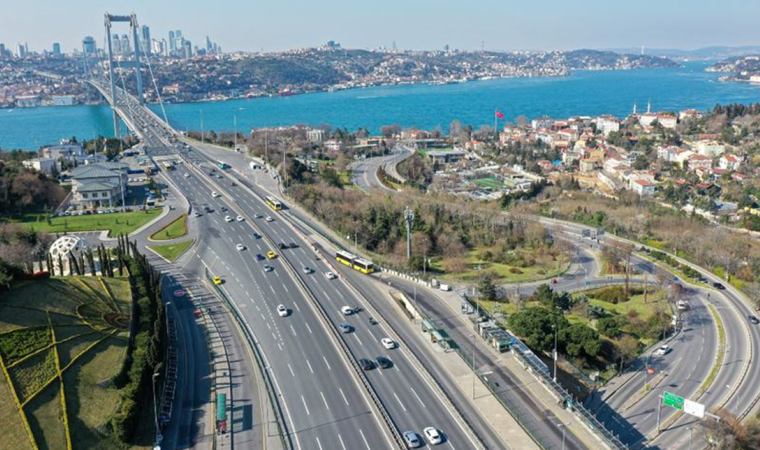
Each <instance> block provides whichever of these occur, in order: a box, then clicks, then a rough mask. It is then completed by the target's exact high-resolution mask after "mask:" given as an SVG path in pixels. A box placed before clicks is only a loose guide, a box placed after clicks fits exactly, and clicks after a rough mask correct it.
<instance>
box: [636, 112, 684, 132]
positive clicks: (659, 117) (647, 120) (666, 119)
mask: <svg viewBox="0 0 760 450" xmlns="http://www.w3.org/2000/svg"><path fill="white" fill-rule="evenodd" d="M654 122H657V123H659V124H660V125H662V127H663V128H671V129H673V128H675V127H676V125H677V124H678V118H677V117H676V116H672V115H670V114H662V113H644V114H642V115H641V116H639V124H640V125H641V126H642V127H649V126H652V124H653V123H654Z"/></svg>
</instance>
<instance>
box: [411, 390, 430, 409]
mask: <svg viewBox="0 0 760 450" xmlns="http://www.w3.org/2000/svg"><path fill="white" fill-rule="evenodd" d="M409 389H411V390H412V394H414V396H415V397H417V401H418V402H420V405H422V408H423V409H425V408H427V406H425V403H423V402H422V399H421V398H420V396H419V395H417V391H415V390H414V388H413V387H410V388H409Z"/></svg>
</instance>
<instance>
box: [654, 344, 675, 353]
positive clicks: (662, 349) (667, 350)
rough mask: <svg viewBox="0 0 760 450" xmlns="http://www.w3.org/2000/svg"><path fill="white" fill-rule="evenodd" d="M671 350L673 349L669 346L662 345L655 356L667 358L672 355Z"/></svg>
mask: <svg viewBox="0 0 760 450" xmlns="http://www.w3.org/2000/svg"><path fill="white" fill-rule="evenodd" d="M671 350H672V348H670V346H669V345H661V346H660V348H658V349H657V350H655V351H654V354H655V356H665V355H667V354H668V353H670V351H671Z"/></svg>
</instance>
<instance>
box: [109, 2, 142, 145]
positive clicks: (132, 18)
mask: <svg viewBox="0 0 760 450" xmlns="http://www.w3.org/2000/svg"><path fill="white" fill-rule="evenodd" d="M114 22H125V23H128V24H129V25H130V28H131V29H132V40H133V42H134V49H135V76H136V78H137V99H138V101H139V102H140V104H145V98H144V96H143V83H142V73H141V71H140V39H139V38H138V31H139V30H138V28H139V27H138V24H137V15H136V14H135V13H132V14H131V15H129V16H117V15H113V14H108V13H106V14H105V28H106V40H107V43H108V75H109V81H110V83H111V101H112V102H113V127H114V133H115V135H116V137H117V138H119V137H121V127H120V124H119V114H118V113H117V112H116V108H117V105H118V103H119V100H118V96H117V95H116V80H115V79H114V57H113V44H112V42H111V37H112V34H111V24H112V23H114Z"/></svg>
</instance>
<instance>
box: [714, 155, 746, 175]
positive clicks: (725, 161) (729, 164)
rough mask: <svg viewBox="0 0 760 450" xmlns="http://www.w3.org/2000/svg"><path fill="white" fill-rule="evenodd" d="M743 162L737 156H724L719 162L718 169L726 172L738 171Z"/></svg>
mask: <svg viewBox="0 0 760 450" xmlns="http://www.w3.org/2000/svg"><path fill="white" fill-rule="evenodd" d="M741 163H742V162H741V160H740V159H739V157H737V156H735V155H723V156H721V157H720V159H719V160H718V167H720V168H721V169H725V170H731V171H734V170H738V169H739V166H740V165H741Z"/></svg>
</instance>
